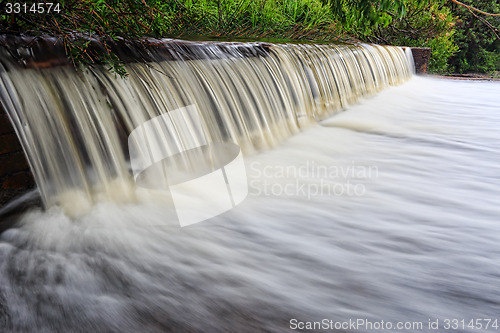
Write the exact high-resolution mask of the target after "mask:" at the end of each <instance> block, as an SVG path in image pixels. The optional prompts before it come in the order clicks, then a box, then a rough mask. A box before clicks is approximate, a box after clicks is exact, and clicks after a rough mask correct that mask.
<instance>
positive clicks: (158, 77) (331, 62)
mask: <svg viewBox="0 0 500 333" xmlns="http://www.w3.org/2000/svg"><path fill="white" fill-rule="evenodd" d="M45 44H47V45H48V44H50V43H45ZM151 45H152V46H150V48H149V50H153V51H150V52H146V51H143V53H142V56H141V57H140V59H138V60H137V61H135V62H134V61H133V58H134V54H135V55H136V56H137V54H136V53H133V52H130V50H131V48H130V46H126V45H125V46H124V45H121V46H120V45H115V51H116V53H117V54H119V55H121V57H122V58H123V59H124V61H126V62H127V63H126V64H125V69H126V71H127V73H128V77H127V78H120V77H118V76H117V75H116V74H114V73H112V72H110V71H108V70H107V68H106V67H105V66H102V65H92V66H89V67H87V68H81V69H80V70H79V71H76V70H75V69H74V68H73V67H72V66H71V64H69V63H68V62H67V60H65V58H64V57H63V56H62V53H61V52H62V49H60V46H59V49H58V48H57V47H55V49H54V50H53V51H52V53H53V54H54V56H53V57H52V58H53V59H56V60H54V61H51V60H50V59H48V58H47V57H45V58H43V57H42V59H40V55H43V52H42V51H40V50H42V49H41V48H42V47H43V43H42V44H41V45H40V44H38V45H36V46H33V45H31V46H29V47H25V48H24V49H23V48H18V53H17V56H16V55H15V54H12V52H9V51H8V50H7V49H6V48H3V49H1V50H0V59H1V68H0V102H1V103H2V106H3V108H4V109H5V111H6V112H7V113H8V115H9V117H10V119H11V121H12V123H13V125H14V128H15V132H16V133H17V136H18V137H19V140H20V142H21V144H22V147H23V149H24V152H25V154H26V156H27V160H28V163H29V166H30V168H31V170H32V172H33V175H34V178H35V181H36V184H37V185H38V188H39V190H40V193H41V196H42V200H43V203H44V205H45V206H46V207H48V206H52V205H56V204H58V205H61V206H63V207H65V208H67V209H69V210H71V208H70V207H71V205H72V203H73V202H75V201H78V202H80V206H82V205H83V206H91V205H92V204H93V203H95V202H97V201H102V200H112V201H126V202H129V201H133V200H134V194H133V187H134V186H135V185H134V183H133V180H132V177H131V172H130V165H129V156H128V149H127V138H128V136H129V134H130V133H131V132H132V131H133V130H134V129H135V128H137V127H138V126H141V125H142V124H144V123H145V122H147V121H148V120H150V119H153V118H155V117H158V116H160V115H163V114H166V113H167V114H168V112H170V111H172V110H176V109H179V108H182V107H187V106H190V105H194V106H195V107H196V108H197V109H198V112H199V114H200V116H201V119H202V122H203V127H204V130H205V132H206V134H207V136H208V139H209V140H210V141H212V142H221V141H226V142H234V143H237V144H238V145H239V146H240V147H241V149H242V150H243V152H244V153H249V152H252V151H255V150H260V149H264V148H268V147H272V146H274V145H276V144H277V143H279V142H281V141H282V140H284V139H286V138H287V137H289V136H291V135H293V134H294V133H296V132H298V131H300V130H301V129H302V128H304V127H307V126H308V125H309V124H311V123H312V122H315V121H318V120H321V119H324V118H326V117H328V116H330V115H333V114H334V113H336V112H339V111H340V110H343V109H345V108H346V107H348V106H349V105H351V104H353V103H356V102H357V101H358V100H359V99H360V98H362V97H365V96H369V95H372V94H374V93H376V92H378V91H380V90H381V89H383V88H385V87H387V86H389V85H396V84H400V83H402V82H404V81H406V80H408V79H409V78H410V77H411V76H412V73H413V71H414V69H413V57H412V55H411V50H410V49H409V48H406V49H405V48H401V47H392V46H380V45H371V44H356V45H347V44H329V45H326V44H324V45H312V44H268V43H207V42H205V43H204V42H184V41H171V40H156V41H155V42H154V43H152V44H151ZM165 50H167V51H165ZM23 54H28V55H29V57H28V60H27V58H26V57H25V58H23ZM56 55H57V56H56ZM193 55H194V56H193ZM174 134H175V133H172V135H174ZM185 135H186V134H185V133H183V137H185ZM193 135H194V134H193ZM177 144H178V145H179V147H177V148H178V149H181V147H182V146H183V145H185V142H182V140H181V141H180V142H177ZM191 163H193V161H191ZM188 164H189V163H188ZM82 203H83V204H82Z"/></svg>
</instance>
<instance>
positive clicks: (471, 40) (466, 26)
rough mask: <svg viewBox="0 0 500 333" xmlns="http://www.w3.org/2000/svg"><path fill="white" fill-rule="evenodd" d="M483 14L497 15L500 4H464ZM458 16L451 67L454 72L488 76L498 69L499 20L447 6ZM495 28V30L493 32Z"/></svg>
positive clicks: (485, 1)
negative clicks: (455, 45) (457, 48)
mask: <svg viewBox="0 0 500 333" xmlns="http://www.w3.org/2000/svg"><path fill="white" fill-rule="evenodd" d="M463 2H464V3H466V4H468V5H472V6H474V7H476V8H479V9H481V10H483V11H486V12H490V13H498V12H500V4H499V3H498V1H494V0H475V1H463ZM450 8H451V10H452V11H453V13H454V15H456V16H457V17H458V20H457V25H456V27H457V33H456V35H455V41H456V44H457V46H458V47H459V50H458V52H457V53H456V54H455V55H454V56H453V57H452V58H451V61H450V64H451V66H452V67H453V69H454V70H455V71H456V72H459V73H466V72H480V73H488V72H493V71H495V70H497V71H498V70H500V38H499V37H498V35H500V30H499V28H500V17H498V16H496V17H491V16H486V15H482V14H479V13H474V12H472V13H471V12H470V11H469V10H468V9H466V8H464V7H462V6H458V5H456V4H453V5H450ZM495 29H496V31H495Z"/></svg>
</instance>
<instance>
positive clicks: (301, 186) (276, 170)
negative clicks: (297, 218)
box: [249, 160, 379, 200]
mask: <svg viewBox="0 0 500 333" xmlns="http://www.w3.org/2000/svg"><path fill="white" fill-rule="evenodd" d="M378 177H379V170H378V167H377V166H376V165H368V164H361V163H357V162H356V161H350V162H348V163H346V162H344V163H343V164H340V163H339V164H337V165H325V164H320V163H318V162H316V161H314V160H306V161H304V162H303V163H302V164H299V165H282V164H276V165H272V164H263V163H261V162H253V163H251V164H250V166H249V187H250V189H249V193H250V195H254V196H262V195H263V196H288V197H305V198H307V199H308V200H309V199H311V198H313V197H317V196H358V197H359V196H363V195H365V193H366V191H367V182H368V181H370V180H373V179H376V178H378Z"/></svg>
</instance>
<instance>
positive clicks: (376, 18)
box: [332, 0, 407, 35]
mask: <svg viewBox="0 0 500 333" xmlns="http://www.w3.org/2000/svg"><path fill="white" fill-rule="evenodd" d="M406 2H407V1H406V0H394V1H391V0H380V1H374V0H332V13H333V15H334V16H335V17H336V18H337V19H338V20H339V21H340V22H342V23H343V26H344V28H345V29H347V30H348V31H349V32H350V33H351V34H354V35H369V34H370V33H371V32H372V31H373V30H374V29H377V28H379V27H380V26H383V27H385V26H387V25H388V24H390V23H391V22H392V20H393V19H395V18H401V17H403V16H404V15H405V14H406Z"/></svg>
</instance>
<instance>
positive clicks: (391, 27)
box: [0, 0, 500, 75]
mask: <svg viewBox="0 0 500 333" xmlns="http://www.w3.org/2000/svg"><path fill="white" fill-rule="evenodd" d="M40 1H45V0H36V1H35V0H28V1H24V2H23V3H26V4H27V6H28V7H30V6H31V5H33V4H36V3H39V2H40ZM463 1H464V2H466V3H469V4H473V5H474V6H475V7H478V8H480V9H482V10H485V11H488V12H493V13H496V12H498V11H499V10H500V5H499V4H498V1H496V0H475V1H472V0H463ZM0 3H1V2H0ZM59 3H60V4H61V12H60V13H56V12H51V13H44V14H40V13H32V12H27V13H18V14H7V13H5V11H3V12H2V13H0V29H2V30H4V31H12V32H27V33H30V34H35V35H36V34H41V33H48V34H51V35H57V36H59V37H60V38H61V39H62V40H63V41H64V44H65V46H66V50H67V54H68V56H69V57H70V58H71V59H72V60H73V62H74V63H75V64H77V63H83V64H85V63H90V62H92V61H94V60H95V59H99V60H100V61H101V62H103V63H106V64H107V65H108V67H109V68H110V69H111V70H113V71H115V72H116V73H117V74H119V75H124V74H125V72H124V69H123V66H122V65H121V64H120V62H119V60H118V59H117V58H116V56H115V55H114V54H112V52H111V51H110V47H109V45H108V44H109V41H111V40H116V39H117V38H118V36H119V37H123V38H125V39H129V40H130V39H141V38H143V37H145V36H152V37H183V36H200V35H201V36H216V37H227V38H235V37H246V38H262V37H267V38H281V39H308V40H327V41H331V40H338V39H339V38H343V37H345V36H349V37H354V38H356V39H360V40H363V41H368V42H375V43H380V44H393V45H406V46H428V47H432V56H431V60H430V70H431V71H434V72H445V71H450V70H456V71H459V72H467V71H476V72H488V71H493V70H495V69H496V70H498V69H499V67H500V43H499V40H500V38H499V37H498V35H499V34H500V30H499V29H498V27H499V25H500V18H499V17H487V16H484V15H482V14H475V13H471V12H470V11H469V10H468V9H466V8H464V7H462V6H458V5H456V4H454V3H452V2H451V1H448V0H392V1H391V0H379V1H375V0H60V1H59ZM4 5H5V1H4ZM4 9H5V8H4ZM495 29H496V32H495ZM75 32H78V34H75ZM89 37H96V39H98V40H100V41H101V42H102V44H103V48H104V50H105V52H103V53H102V54H90V52H91V51H90V50H89V48H88V47H87V46H88V38H89Z"/></svg>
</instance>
